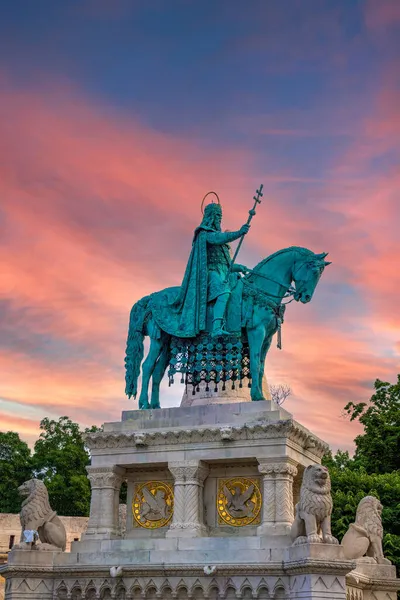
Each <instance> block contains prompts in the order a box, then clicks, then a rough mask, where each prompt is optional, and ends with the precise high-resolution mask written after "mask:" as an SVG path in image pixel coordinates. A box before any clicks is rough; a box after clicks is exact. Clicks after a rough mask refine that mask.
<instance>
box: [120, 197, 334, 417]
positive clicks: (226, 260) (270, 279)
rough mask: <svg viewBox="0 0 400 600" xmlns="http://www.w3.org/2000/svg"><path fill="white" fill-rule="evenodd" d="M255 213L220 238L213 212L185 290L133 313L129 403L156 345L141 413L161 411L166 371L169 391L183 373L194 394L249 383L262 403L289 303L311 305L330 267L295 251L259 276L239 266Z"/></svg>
mask: <svg viewBox="0 0 400 600" xmlns="http://www.w3.org/2000/svg"><path fill="white" fill-rule="evenodd" d="M261 190H262V186H261V188H260V190H259V191H258V192H257V197H254V200H255V201H256V204H257V202H259V197H260V196H261V195H262V194H261ZM256 204H255V205H256ZM255 205H254V207H253V209H252V210H251V211H249V215H250V217H249V219H248V222H247V223H246V224H245V225H243V226H242V227H241V228H240V229H239V230H238V231H235V232H222V231H221V220H222V209H221V207H220V205H219V204H208V205H207V206H206V207H205V210H204V215H203V220H202V222H201V224H200V225H199V227H197V228H196V229H195V232H194V237H193V243H192V250H191V253H190V256H189V260H188V263H187V267H186V271H185V275H184V278H183V281H182V285H181V286H180V287H173V288H166V289H164V290H161V291H159V292H155V293H153V294H151V295H150V296H146V297H145V298H142V299H141V300H139V301H138V302H137V303H136V304H135V305H134V306H133V307H132V310H131V315H130V322H129V331H128V340H127V348H126V358H125V368H126V377H125V379H126V390H125V391H126V394H127V395H128V396H129V397H131V396H132V395H133V396H134V397H136V395H137V391H138V388H137V382H138V377H139V374H140V366H141V363H142V359H143V353H144V346H143V340H144V337H145V336H149V337H150V349H149V352H148V354H147V357H146V359H145V360H144V362H143V365H142V386H141V393H140V397H139V408H160V402H159V387H160V383H161V380H162V378H163V376H164V373H165V371H166V369H167V367H168V365H169V366H170V368H169V380H170V383H171V382H173V377H174V374H175V373H178V372H180V373H181V374H182V379H181V381H182V382H184V383H186V384H191V385H193V391H194V388H195V386H196V385H197V384H198V383H199V381H201V380H202V379H203V380H205V381H206V382H207V385H208V383H209V382H211V381H212V382H213V383H214V384H215V386H217V385H218V384H219V383H220V382H222V385H223V387H225V382H226V381H231V382H232V384H233V385H235V381H238V382H239V385H242V380H243V379H244V378H247V379H248V380H249V385H251V398H252V400H255V401H257V400H264V397H263V394H262V378H263V374H264V363H265V358H266V354H267V352H268V350H269V347H270V345H271V341H272V337H273V335H274V334H275V333H277V332H278V346H279V347H280V328H281V324H282V322H283V315H284V310H285V303H284V302H283V300H284V299H286V298H289V297H292V299H294V300H296V301H300V302H302V303H307V302H310V300H311V298H312V296H313V293H314V290H315V287H316V285H317V283H318V281H319V278H320V277H321V274H322V272H323V270H324V268H325V266H326V265H328V264H330V263H329V262H327V261H326V260H325V257H326V256H327V253H326V252H324V253H321V254H315V253H314V252H312V251H311V250H308V249H307V248H300V247H297V246H292V247H290V248H285V249H283V250H279V251H278V252H275V253H274V254H272V255H271V256H269V257H267V258H265V259H264V260H262V261H261V262H260V263H259V264H258V265H257V266H256V267H255V268H254V269H253V270H250V269H247V267H244V266H243V265H239V264H234V260H232V258H231V251H230V247H229V242H232V241H234V240H237V239H239V238H241V239H243V237H244V236H245V235H246V234H247V232H248V230H249V223H250V220H251V217H252V216H253V215H254V214H255V211H254V208H255ZM235 256H236V255H235ZM292 283H294V284H295V287H294V288H293V287H292ZM151 378H152V392H151V400H150V403H149V401H148V386H149V382H150V379H151Z"/></svg>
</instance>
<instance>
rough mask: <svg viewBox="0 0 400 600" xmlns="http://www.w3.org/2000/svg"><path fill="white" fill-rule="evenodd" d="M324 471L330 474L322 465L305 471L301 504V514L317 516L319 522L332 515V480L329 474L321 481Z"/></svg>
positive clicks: (301, 490)
mask: <svg viewBox="0 0 400 600" xmlns="http://www.w3.org/2000/svg"><path fill="white" fill-rule="evenodd" d="M322 471H324V472H327V473H328V471H327V469H326V468H325V467H322V466H320V465H312V466H310V467H307V469H306V470H305V471H304V476H303V482H302V485H301V489H300V502H299V510H300V511H301V512H304V513H306V514H310V515H315V516H316V517H317V519H318V520H319V521H322V520H323V519H324V518H325V517H327V516H328V515H330V514H331V513H332V498H331V494H330V491H331V480H330V478H329V473H328V477H327V478H326V479H324V480H321V479H319V476H320V475H321V472H322Z"/></svg>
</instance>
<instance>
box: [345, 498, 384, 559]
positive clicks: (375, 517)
mask: <svg viewBox="0 0 400 600" xmlns="http://www.w3.org/2000/svg"><path fill="white" fill-rule="evenodd" d="M381 514H382V504H381V503H380V502H379V500H378V498H375V497H374V496H366V497H365V498H363V499H362V500H361V501H360V503H359V505H358V507H357V513H356V522H355V523H351V524H350V526H349V528H348V530H347V532H346V533H345V535H344V537H343V539H342V547H343V553H344V555H345V557H346V558H348V559H349V560H356V559H362V562H376V563H378V564H381V565H390V564H391V562H390V560H388V559H387V558H385V557H384V556H383V550H382V537H383V528H382V518H381Z"/></svg>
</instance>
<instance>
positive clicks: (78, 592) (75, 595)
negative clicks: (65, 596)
mask: <svg viewBox="0 0 400 600" xmlns="http://www.w3.org/2000/svg"><path fill="white" fill-rule="evenodd" d="M82 598H83V596H82V588H81V586H80V585H79V583H78V582H77V581H76V582H75V583H74V585H73V586H72V589H71V600H82Z"/></svg>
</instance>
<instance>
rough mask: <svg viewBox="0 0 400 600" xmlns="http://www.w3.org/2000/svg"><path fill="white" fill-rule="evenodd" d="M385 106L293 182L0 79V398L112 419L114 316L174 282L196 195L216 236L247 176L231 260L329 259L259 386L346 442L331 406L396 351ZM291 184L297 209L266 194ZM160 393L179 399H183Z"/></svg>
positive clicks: (84, 102)
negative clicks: (327, 160) (330, 160)
mask: <svg viewBox="0 0 400 600" xmlns="http://www.w3.org/2000/svg"><path fill="white" fill-rule="evenodd" d="M395 97H396V96H395V93H394V92H393V91H392V90H390V88H387V89H383V90H381V91H380V93H379V94H378V96H377V100H376V104H375V106H374V109H373V111H372V112H371V114H369V115H367V117H365V118H361V117H360V120H359V122H358V123H357V126H356V127H355V128H354V130H353V131H352V137H351V140H350V145H349V147H348V150H347V152H346V153H345V154H343V155H342V156H341V157H340V159H339V160H337V161H336V162H335V163H334V164H332V167H331V170H330V172H328V173H327V174H326V177H324V178H321V180H316V181H310V180H309V179H307V178H303V179H302V178H301V177H296V175H295V174H293V172H292V168H291V165H290V164H288V165H287V166H286V167H285V169H284V170H283V171H282V173H279V174H278V175H274V174H273V173H271V174H270V176H266V174H265V172H264V170H260V168H258V167H257V166H256V160H255V156H254V155H253V154H252V152H250V151H247V150H243V149H239V150H238V149H236V148H234V147H233V148H230V147H220V148H215V149H211V150H210V149H209V148H205V147H202V145H201V143H200V141H199V140H196V139H190V140H189V139H185V138H178V137H176V136H172V135H166V134H162V133H159V132H157V131H154V130H151V129H149V128H146V127H144V126H143V125H141V124H140V123H138V122H137V121H135V119H133V118H132V117H130V116H128V115H123V116H120V115H115V114H113V113H112V112H110V111H107V110H105V109H104V107H100V106H96V105H95V104H94V103H93V102H92V101H91V100H90V99H88V98H85V97H83V96H82V95H80V94H79V93H78V92H77V91H76V90H74V89H72V88H71V87H70V86H67V85H64V86H63V87H61V88H58V89H54V88H52V87H51V86H48V87H47V88H46V89H45V90H44V91H42V90H17V89H16V88H14V87H12V86H10V85H9V84H8V83H7V81H3V84H2V86H1V87H0V104H1V106H2V120H1V121H0V197H1V199H2V206H1V211H2V212H1V215H0V230H1V233H2V237H1V240H0V264H1V277H0V307H1V302H2V301H3V302H4V303H5V304H6V305H7V310H9V313H8V314H9V322H8V323H7V326H8V328H7V332H6V334H7V336H12V333H13V331H15V332H18V334H19V335H20V338H19V341H18V344H14V345H13V346H11V345H10V347H9V348H6V349H5V350H3V351H1V352H0V371H1V372H2V382H1V387H0V397H1V396H3V397H5V398H8V399H14V400H16V401H18V402H20V403H21V405H26V406H37V407H43V416H45V414H46V410H49V411H50V410H51V411H52V412H54V411H59V413H60V414H68V415H69V416H71V417H72V418H74V419H76V420H80V421H81V422H82V424H84V425H91V424H92V423H95V422H96V421H95V419H97V422H96V424H100V422H101V421H102V420H118V419H119V416H120V410H121V409H127V408H130V407H134V405H133V404H132V403H129V402H128V401H127V400H126V399H125V398H124V396H123V388H124V381H123V377H124V373H123V355H124V349H125V340H126V331H127V324H128V316H129V310H130V307H131V305H132V304H133V303H134V302H135V301H136V300H138V299H139V298H140V297H141V296H143V295H146V294H148V293H150V292H152V291H155V290H156V289H161V288H163V287H166V286H169V285H177V284H179V283H180V281H181V278H182V275H183V271H184V267H185V262H186V257H187V255H188V252H189V249H190V243H191V235H192V230H193V228H194V227H195V226H196V225H197V224H198V222H199V219H200V211H199V207H200V202H201V198H202V197H203V195H204V193H205V192H206V191H208V190H210V189H216V190H217V191H218V193H220V195H221V198H222V200H223V204H224V215H226V218H225V226H226V227H227V228H229V229H234V228H236V227H237V226H239V225H240V224H241V222H242V221H243V220H244V215H245V216H246V214H247V210H248V208H249V207H248V203H249V199H251V195H252V192H253V188H254V187H255V185H258V184H259V183H260V182H261V181H264V184H265V192H266V193H265V201H264V204H263V205H262V206H261V207H260V208H259V211H258V215H257V219H255V220H254V224H253V226H252V229H251V236H249V238H248V239H246V244H245V245H244V250H243V252H244V254H243V256H244V257H245V258H248V259H254V257H257V258H256V259H255V261H256V262H258V260H260V259H261V258H263V257H264V256H266V255H267V254H268V253H270V252H272V251H273V250H276V249H278V248H281V247H285V246H289V245H293V244H297V245H303V246H307V247H311V248H312V249H313V250H315V251H318V252H319V251H323V250H326V251H330V255H331V256H332V260H333V261H334V264H333V265H332V266H331V267H329V269H327V271H326V273H324V275H323V278H322V280H321V283H320V284H319V287H318V289H317V293H316V296H315V300H314V301H313V303H312V304H311V305H310V306H307V307H304V306H299V305H294V304H292V305H291V306H290V307H289V308H288V311H287V320H286V323H285V326H284V350H283V352H280V353H278V352H277V351H276V350H272V351H271V355H270V356H269V358H268V362H267V367H268V371H267V373H268V378H269V379H270V381H271V382H274V383H279V382H280V381H282V380H285V381H287V382H288V383H289V384H290V385H292V387H293V389H294V396H293V397H292V398H291V399H290V400H288V402H287V408H288V409H289V410H291V411H292V412H293V414H294V416H295V418H297V419H298V420H299V421H301V422H303V423H304V424H305V425H306V426H308V427H310V428H312V429H313V430H314V431H315V432H316V433H317V434H319V435H320V436H321V437H324V438H325V439H327V440H328V441H329V442H331V443H332V444H334V445H335V446H342V447H351V440H352V439H353V437H354V436H355V435H356V434H357V433H358V431H359V430H358V429H357V427H356V426H355V425H354V424H350V423H349V422H347V421H344V420H343V419H342V418H341V416H340V415H341V411H342V408H343V406H344V404H345V403H346V402H347V401H348V400H355V401H358V400H365V399H366V398H368V396H369V395H370V392H371V386H372V382H373V380H374V379H375V378H376V377H378V376H379V377H381V378H388V379H393V378H394V375H395V373H396V368H397V363H396V360H395V359H394V358H388V356H389V355H391V354H390V353H393V352H394V351H395V349H396V348H397V349H398V343H399V341H398V340H399V339H400V335H399V336H397V337H396V335H395V333H394V332H393V328H396V327H397V328H400V322H399V319H398V318H397V316H396V315H397V314H398V310H397V309H396V304H395V294H394V291H395V290H396V287H397V288H398V286H399V283H400V281H399V275H398V269H397V263H396V261H395V260H394V257H396V256H398V255H399V250H400V248H399V242H398V233H397V232H398V221H397V220H396V219H397V215H398V213H397V212H396V211H397V208H396V198H397V197H398V192H399V178H398V174H397V172H396V170H395V169H391V170H390V169H389V170H387V169H386V170H383V171H382V170H376V169H375V170H373V169H371V168H370V165H371V162H373V161H374V159H375V158H376V157H377V156H380V154H382V153H383V152H396V151H397V150H398V141H397V140H398V137H396V135H395V134H394V133H393V135H392V133H391V132H392V131H395V130H396V127H397V126H398V114H399V113H398V109H397V106H398V103H397V102H396V101H395ZM390 124H391V125H390ZM265 161H266V164H267V162H268V155H267V152H266V157H265ZM300 181H301V183H302V184H304V185H308V184H312V186H313V187H310V201H309V203H300V202H295V201H294V200H293V187H290V188H286V187H285V186H282V183H285V184H287V183H289V182H292V183H298V184H300ZM343 285H347V286H351V290H352V292H353V293H354V295H355V300H354V301H353V302H355V303H356V304H349V305H348V306H346V308H345V310H344V309H343V310H342V311H341V312H340V311H339V308H338V306H339V304H340V300H341V298H340V297H339V294H340V293H341V292H340V291H335V290H341V288H340V287H339V286H343ZM335 286H336V287H335ZM328 290H333V291H331V292H328ZM334 294H337V296H334ZM396 301H397V300H396ZM357 303H358V304H357ZM379 333H381V337H380V338H379V339H380V342H379V343H380V346H379V350H377V344H376V342H375V340H376V339H377V335H379ZM5 340H6V338H5ZM35 340H39V341H37V342H35ZM40 340H42V341H40ZM43 340H45V341H43ZM35 343H36V344H39V346H37V347H35ZM46 344H47V345H46ZM63 344H64V345H66V347H67V348H69V350H63V349H62V348H61V346H62V345H63ZM396 344H397V345H396ZM59 346H60V347H59ZM63 352H64V354H63ZM58 353H59V354H58ZM164 393H165V397H167V392H166V391H165V392H164ZM171 393H172V392H169V393H168V402H170V401H171V396H170V394H171ZM173 393H174V394H175V404H178V403H179V398H180V395H181V394H182V388H181V387H180V386H178V385H176V386H175V390H174V392H173ZM13 418H14V417H13ZM21 418H22V417H21ZM8 419H9V421H7V422H10V419H11V417H8ZM17 422H18V418H16V420H15V423H16V424H17ZM16 426H17V425H16ZM25 427H28V425H27V424H26V425H25ZM29 427H33V425H29ZM21 431H22V430H21ZM27 431H28V430H27ZM30 431H32V430H30ZM29 435H31V433H30V434H29Z"/></svg>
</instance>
